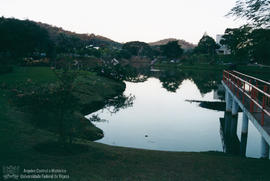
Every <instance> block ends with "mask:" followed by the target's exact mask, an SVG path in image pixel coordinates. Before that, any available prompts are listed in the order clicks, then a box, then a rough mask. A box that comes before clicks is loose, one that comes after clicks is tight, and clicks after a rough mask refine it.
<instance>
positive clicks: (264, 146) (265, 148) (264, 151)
mask: <svg viewBox="0 0 270 181" xmlns="http://www.w3.org/2000/svg"><path fill="white" fill-rule="evenodd" d="M261 158H269V145H268V143H267V142H266V141H265V139H264V138H263V137H261Z"/></svg>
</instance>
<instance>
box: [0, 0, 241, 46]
mask: <svg viewBox="0 0 270 181" xmlns="http://www.w3.org/2000/svg"><path fill="white" fill-rule="evenodd" d="M235 1H236V0H0V16H4V17H14V18H18V19H30V20H34V21H39V22H43V23H47V24H50V25H54V26H57V27H62V28H63V29H65V30H69V31H73V32H77V33H89V34H91V33H94V34H97V35H101V36H105V37H107V38H110V39H112V40H114V41H117V42H128V41H144V42H154V41H158V40H161V39H164V38H177V39H184V40H186V41H188V42H191V43H194V44H197V43H198V42H199V40H200V38H201V37H202V36H203V34H204V33H205V32H206V33H207V34H208V35H209V36H211V37H213V38H214V39H215V38H216V35H217V34H223V33H224V31H225V29H226V28H236V27H239V26H241V25H243V22H240V21H234V18H230V17H225V15H226V14H227V13H228V12H229V11H230V9H231V8H232V7H233V6H234V5H235Z"/></svg>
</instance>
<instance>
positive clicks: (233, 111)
mask: <svg viewBox="0 0 270 181" xmlns="http://www.w3.org/2000/svg"><path fill="white" fill-rule="evenodd" d="M238 109H239V105H238V104H237V102H236V100H235V99H234V100H233V102H232V115H233V116H235V115H237V114H238Z"/></svg>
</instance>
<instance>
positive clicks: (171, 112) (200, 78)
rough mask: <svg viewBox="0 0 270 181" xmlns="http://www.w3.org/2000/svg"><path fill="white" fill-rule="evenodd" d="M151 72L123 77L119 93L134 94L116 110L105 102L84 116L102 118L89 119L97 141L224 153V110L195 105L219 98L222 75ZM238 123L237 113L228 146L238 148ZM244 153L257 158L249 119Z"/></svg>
mask: <svg viewBox="0 0 270 181" xmlns="http://www.w3.org/2000/svg"><path fill="white" fill-rule="evenodd" d="M156 74H158V75H154V76H152V75H150V76H148V77H147V78H146V80H145V81H142V82H125V83H126V90H125V92H124V96H126V97H129V96H132V97H133V98H134V100H132V105H130V106H126V107H125V108H123V109H120V110H117V111H112V110H113V107H111V106H107V107H106V108H104V109H102V110H99V111H97V112H95V113H92V114H89V115H87V117H88V118H90V117H91V116H93V115H96V116H98V117H99V118H100V119H103V120H105V121H103V122H94V124H95V125H96V126H97V127H99V128H101V129H102V130H103V131H104V138H103V139H101V140H98V141H97V142H100V143H104V144H108V145H115V146H124V147H131V148H142V149H151V150H166V151H188V152H190V151H192V152H202V151H221V152H223V151H224V152H229V151H228V150H229V149H226V147H228V145H229V146H231V144H228V140H227V142H226V143H225V144H224V135H223V134H224V133H223V131H222V130H223V129H222V124H221V123H222V118H224V117H225V114H224V111H217V110H213V109H207V108H203V107H201V106H200V102H201V101H202V102H205V101H206V102H209V101H210V102H223V98H222V97H223V95H222V93H220V92H218V91H217V87H219V84H220V81H221V76H222V75H219V73H213V74H209V75H208V73H206V72H202V73H200V74H197V73H196V72H188V73H186V72H171V71H167V72H161V73H156ZM187 100H191V101H187ZM114 112H115V113H114ZM241 126H242V113H239V116H238V123H237V132H236V134H235V140H236V142H237V143H236V144H233V147H234V148H233V149H234V150H239V149H240V148H239V145H240V143H239V141H240V140H241ZM229 142H230V140H229ZM236 152H237V151H236ZM229 153H230V152H229ZM246 156H247V157H254V158H258V157H260V134H259V133H258V131H257V130H256V128H255V127H254V126H253V125H252V123H251V122H249V132H248V139H247V147H246Z"/></svg>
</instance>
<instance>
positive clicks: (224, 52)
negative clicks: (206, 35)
mask: <svg viewBox="0 0 270 181" xmlns="http://www.w3.org/2000/svg"><path fill="white" fill-rule="evenodd" d="M222 36H223V35H220V34H219V35H217V36H216V43H217V44H218V45H219V46H220V48H219V49H217V50H216V51H217V53H218V54H221V55H229V54H231V50H230V49H228V47H227V46H226V45H221V44H220V41H221V40H222Z"/></svg>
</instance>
